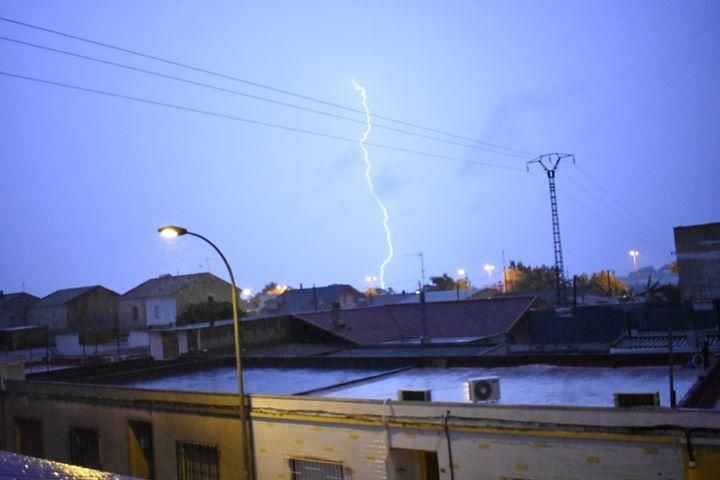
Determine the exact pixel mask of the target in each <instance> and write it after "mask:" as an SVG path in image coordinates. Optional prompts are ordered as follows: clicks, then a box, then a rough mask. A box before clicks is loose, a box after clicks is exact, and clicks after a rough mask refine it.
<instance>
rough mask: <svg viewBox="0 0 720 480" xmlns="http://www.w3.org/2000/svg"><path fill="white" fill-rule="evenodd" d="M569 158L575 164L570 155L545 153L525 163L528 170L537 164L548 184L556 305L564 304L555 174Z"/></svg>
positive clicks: (563, 266)
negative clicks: (561, 163)
mask: <svg viewBox="0 0 720 480" xmlns="http://www.w3.org/2000/svg"><path fill="white" fill-rule="evenodd" d="M564 158H571V159H572V161H573V163H575V155H573V154H570V153H546V154H545V155H540V156H539V157H537V158H535V159H534V160H530V161H529V162H527V167H528V170H529V169H530V164H531V163H538V164H540V166H541V167H542V168H543V170H545V173H546V174H547V177H548V183H549V184H550V208H551V210H552V227H553V250H554V253H555V298H556V301H557V304H558V305H562V304H563V303H565V300H566V295H565V265H564V263H563V254H562V242H561V241H560V221H559V220H558V208H557V195H556V189H555V173H556V172H557V169H558V167H559V166H560V160H562V159H564Z"/></svg>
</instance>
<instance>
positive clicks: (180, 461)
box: [175, 442, 220, 480]
mask: <svg viewBox="0 0 720 480" xmlns="http://www.w3.org/2000/svg"><path fill="white" fill-rule="evenodd" d="M175 446H176V454H177V471H178V479H179V480H218V479H219V478H220V471H219V462H218V450H217V447H216V446H215V445H203V444H200V443H190V442H177V443H176V444H175Z"/></svg>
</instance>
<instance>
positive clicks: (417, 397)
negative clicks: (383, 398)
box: [398, 389, 432, 402]
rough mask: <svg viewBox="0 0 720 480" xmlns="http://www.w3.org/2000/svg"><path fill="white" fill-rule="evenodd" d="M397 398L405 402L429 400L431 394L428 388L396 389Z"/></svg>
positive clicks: (430, 399)
mask: <svg viewBox="0 0 720 480" xmlns="http://www.w3.org/2000/svg"><path fill="white" fill-rule="evenodd" d="M398 400H402V401H405V402H430V401H432V395H431V394H430V390H414V389H402V390H398Z"/></svg>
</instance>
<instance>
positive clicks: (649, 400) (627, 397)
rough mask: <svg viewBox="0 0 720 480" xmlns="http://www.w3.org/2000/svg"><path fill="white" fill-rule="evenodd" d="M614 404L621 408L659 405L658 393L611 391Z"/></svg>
mask: <svg viewBox="0 0 720 480" xmlns="http://www.w3.org/2000/svg"><path fill="white" fill-rule="evenodd" d="M613 397H614V398H615V406H616V407H621V408H631V407H659V406H660V394H659V393H658V392H655V393H613Z"/></svg>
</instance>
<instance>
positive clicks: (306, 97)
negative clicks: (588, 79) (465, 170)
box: [0, 16, 533, 156]
mask: <svg viewBox="0 0 720 480" xmlns="http://www.w3.org/2000/svg"><path fill="white" fill-rule="evenodd" d="M0 21H4V22H7V23H12V24H15V25H20V26H23V27H27V28H31V29H35V30H39V31H42V32H46V33H51V34H53V35H59V36H62V37H65V38H70V39H73V40H77V41H80V42H85V43H89V44H92V45H96V46H100V47H104V48H109V49H112V50H116V51H119V52H123V53H127V54H130V55H136V56H139V57H143V58H146V59H149V60H154V61H157V62H162V63H165V64H168V65H173V66H175V67H181V68H185V69H188V70H192V71H195V72H199V73H203V74H206V75H212V76H214V77H218V78H223V79H225V80H231V81H234V82H239V83H243V84H245V85H250V86H253V87H256V88H261V89H265V90H268V91H272V92H275V93H280V94H283V95H289V96H292V97H295V98H300V99H302V100H306V101H309V102H315V103H319V104H321V105H326V106H330V107H334V108H338V109H341V110H345V111H349V112H353V113H360V114H363V115H364V113H365V112H364V111H362V110H360V109H357V108H353V107H348V106H345V105H341V104H339V103H335V102H330V101H327V100H322V99H320V98H317V97H312V96H309V95H303V94H300V93H297V92H293V91H290V90H285V89H282V88H277V87H273V86H271V85H266V84H263V83H260V82H254V81H250V80H246V79H243V78H240V77H236V76H232V75H227V74H224V73H221V72H216V71H213V70H209V69H206V68H202V67H197V66H194V65H191V64H187V63H183V62H178V61H175V60H170V59H167V58H163V57H159V56H156V55H151V54H148V53H144V52H141V51H138V50H132V49H129V48H124V47H119V46H116V45H112V44H109V43H105V42H100V41H98V40H93V39H91V38H88V37H81V36H79V35H73V34H70V33H66V32H61V31H59V30H54V29H51V28H47V27H41V26H39V25H34V24H31V23H27V22H22V21H19V20H14V19H11V18H7V17H2V16H0ZM372 116H373V117H374V118H378V119H381V120H386V121H389V122H393V123H397V124H399V125H404V126H406V127H412V128H417V129H419V130H424V131H428V132H432V133H436V134H440V135H445V136H447V137H451V138H456V139H458V140H465V141H468V142H472V143H477V144H479V145H485V146H487V147H491V148H496V149H501V150H507V151H508V152H514V153H516V154H519V155H523V156H525V155H529V156H532V155H533V154H532V153H531V152H528V151H526V150H521V149H517V148H513V147H506V146H503V145H499V144H495V143H490V142H485V141H482V140H477V139H473V138H469V137H465V136H462V135H456V134H454V133H451V132H446V131H443V130H438V129H435V128H430V127H425V126H423V125H420V124H417V123H412V122H407V121H403V120H398V119H395V118H392V117H388V116H385V115H378V114H373V115H372Z"/></svg>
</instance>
